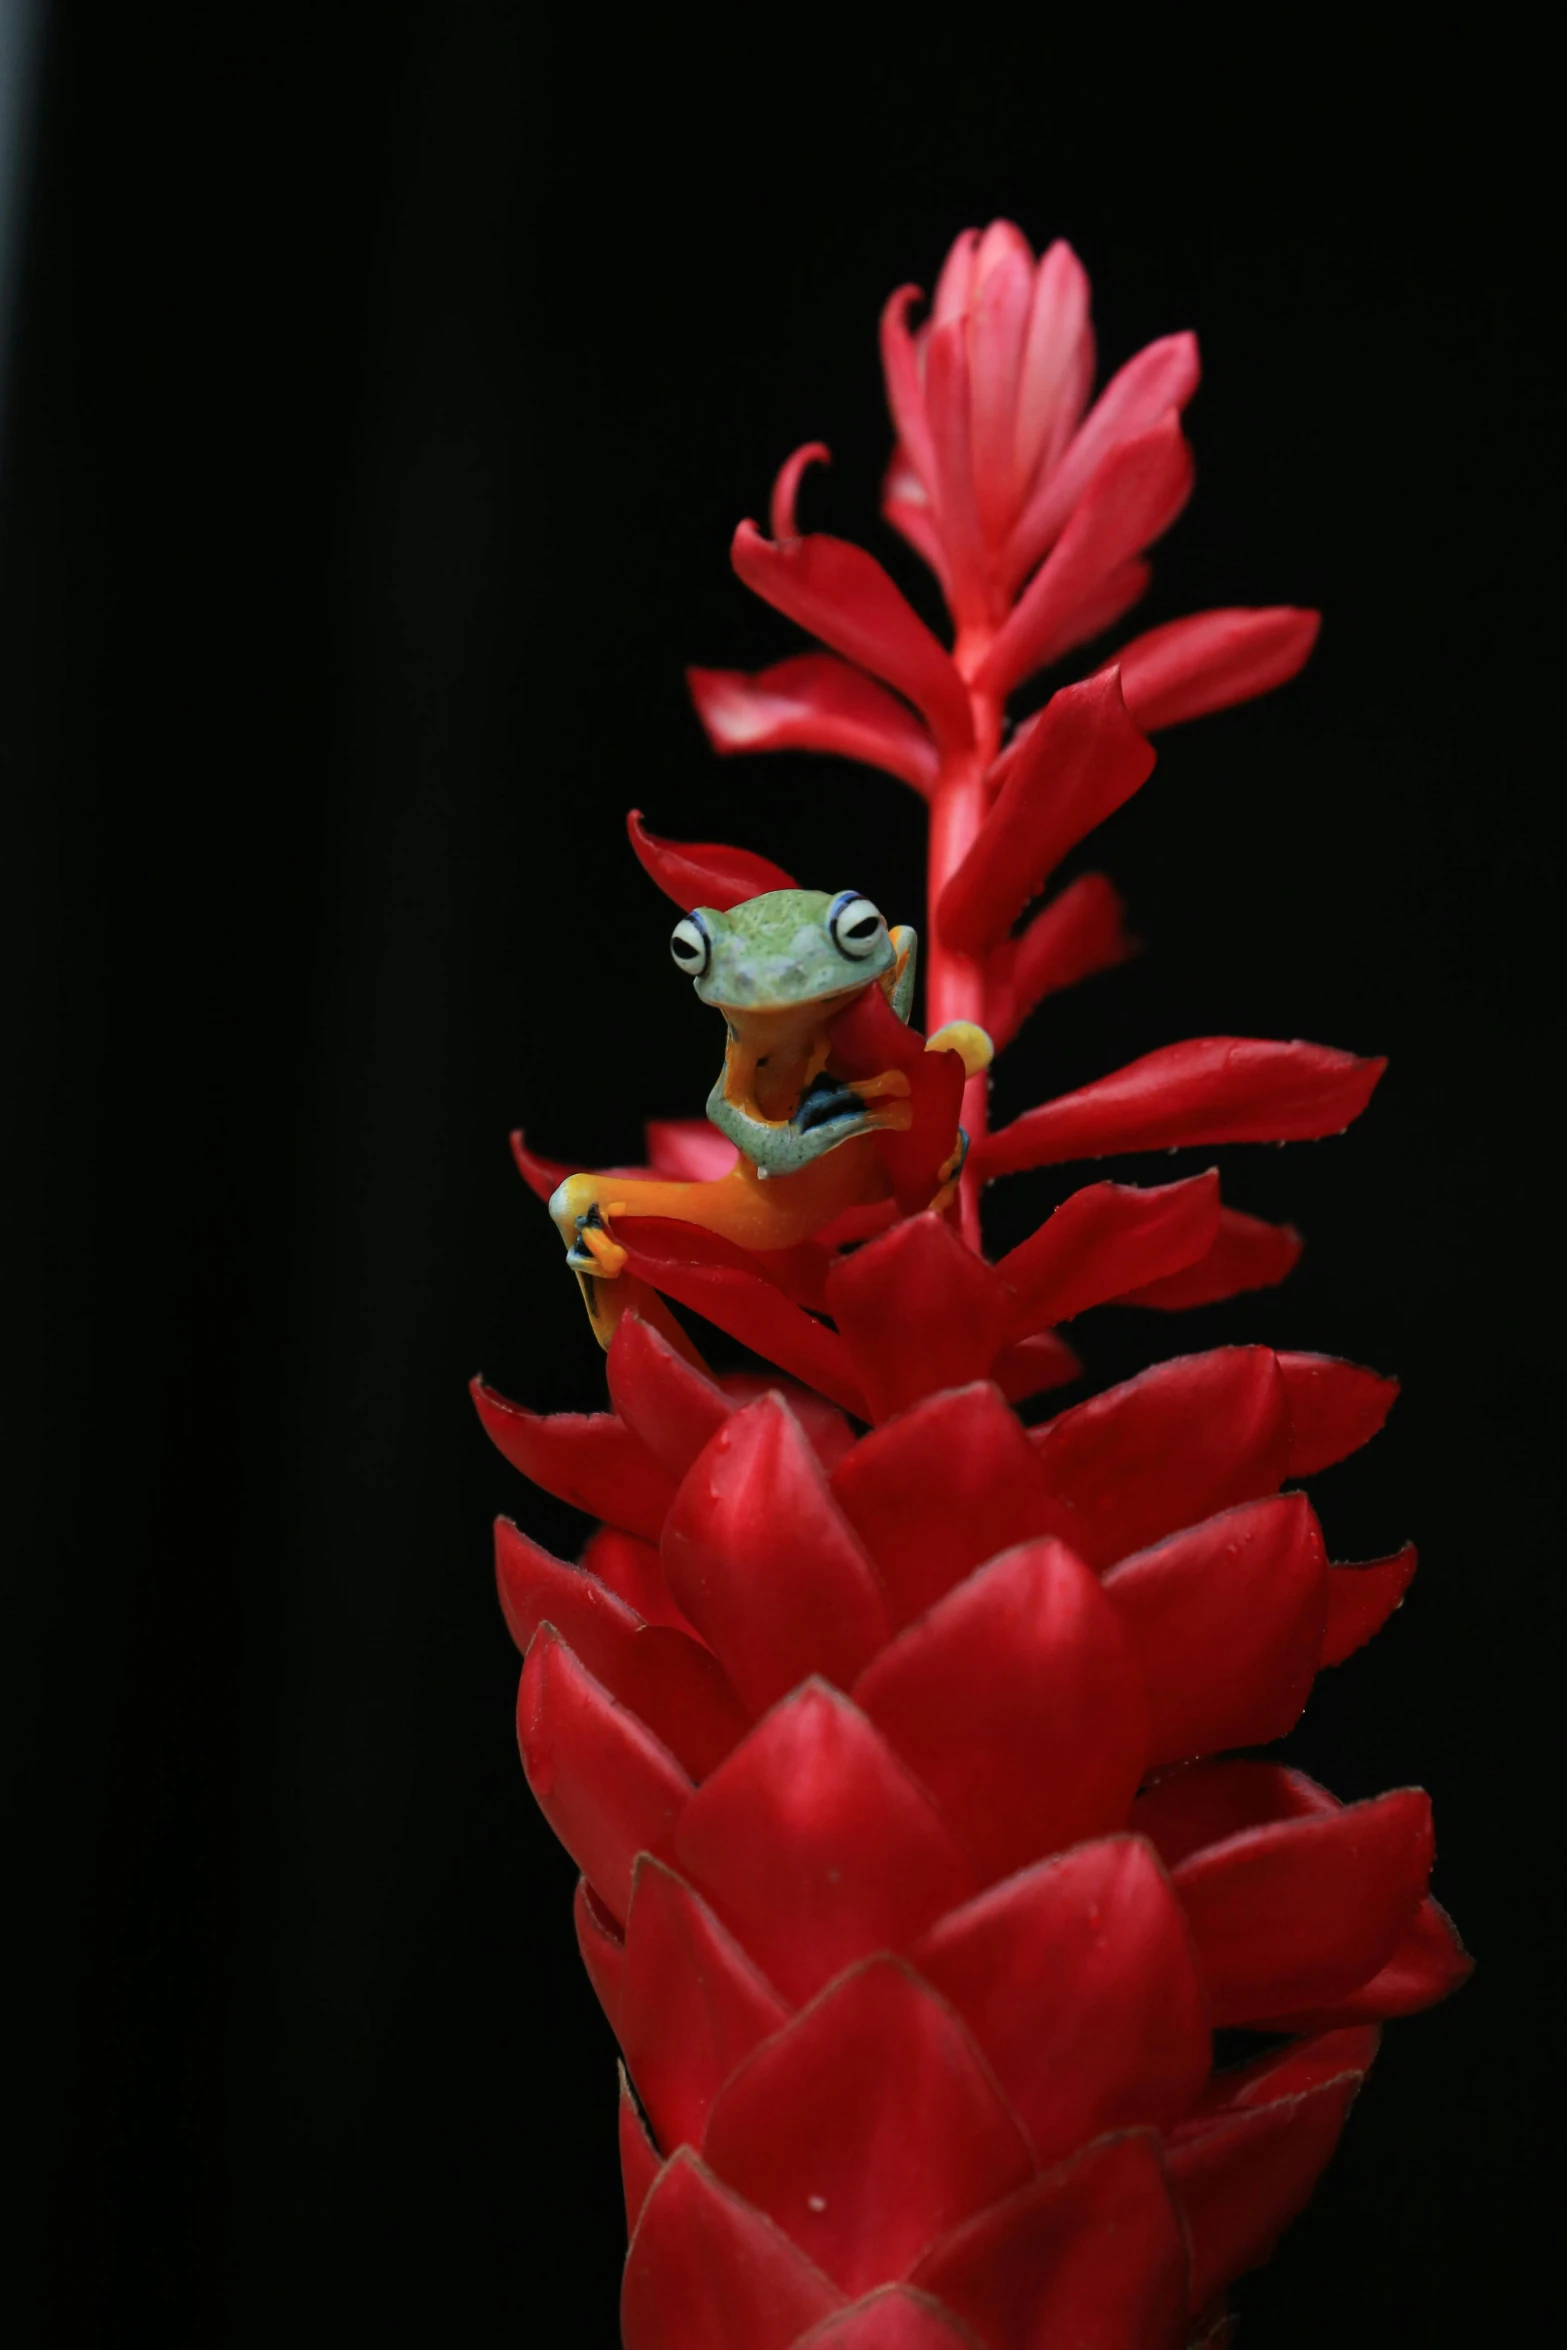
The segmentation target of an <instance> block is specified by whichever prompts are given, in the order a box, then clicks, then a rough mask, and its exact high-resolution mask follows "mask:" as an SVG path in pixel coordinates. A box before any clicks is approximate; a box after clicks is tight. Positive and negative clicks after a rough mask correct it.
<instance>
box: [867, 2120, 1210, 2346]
mask: <svg viewBox="0 0 1567 2350" xmlns="http://www.w3.org/2000/svg"><path fill="white" fill-rule="evenodd" d="M913 2281H914V2282H915V2283H916V2284H919V2285H924V2286H927V2287H928V2288H929V2290H930V2291H931V2292H933V2293H934V2294H935V2295H936V2296H937V2298H938V2300H940V2301H941V2302H942V2303H943V2304H944V2305H946V2306H950V2307H951V2308H953V2309H955V2310H956V2311H957V2313H958V2315H959V2316H960V2317H961V2318H963V2319H965V2320H966V2321H967V2322H968V2323H969V2324H970V2325H971V2326H972V2327H973V2328H974V2330H975V2332H976V2333H977V2334H978V2335H979V2337H980V2339H981V2340H982V2341H983V2342H984V2343H985V2344H986V2345H987V2350H1066V2346H1067V2345H1068V2344H1070V2345H1073V2346H1074V2350H1075V2346H1076V2345H1077V2344H1082V2345H1083V2346H1084V2350H1155V2346H1157V2350H1167V2346H1168V2345H1169V2344H1170V2343H1172V2342H1176V2341H1179V2340H1180V2338H1181V2336H1180V2316H1181V2310H1182V2304H1183V2299H1184V2296H1185V2292H1186V2282H1187V2260H1186V2243H1185V2238H1184V2236H1183V2234H1182V2230H1181V2222H1180V2218H1179V2216H1178V2214H1177V2212H1176V2209H1175V2204H1174V2200H1173V2198H1172V2195H1171V2192H1170V2187H1169V2183H1168V2181H1167V2179H1166V2176H1165V2171H1164V2165H1163V2162H1162V2161H1161V2159H1160V2152H1159V2141H1158V2139H1157V2138H1156V2137H1155V2136H1154V2134H1153V2132H1152V2131H1151V2130H1134V2131H1129V2132H1127V2133H1126V2134H1124V2135H1117V2136H1115V2137H1107V2138H1101V2139H1099V2140H1098V2141H1097V2142H1096V2143H1095V2144H1094V2145H1092V2146H1085V2147H1084V2148H1083V2150H1082V2152H1081V2153H1079V2154H1077V2155H1076V2156H1074V2158H1073V2159H1072V2161H1070V2162H1066V2163H1062V2164H1061V2166H1060V2168H1059V2169H1057V2170H1053V2171H1049V2172H1047V2173H1046V2175H1045V2177H1044V2178H1042V2179H1038V2180H1036V2181H1035V2182H1034V2183H1033V2184H1032V2185H1031V2186H1029V2187H1026V2188H1024V2189H1023V2191H1022V2192H1021V2193H1020V2194H1018V2195H1014V2196H1013V2197H1012V2198H1011V2199H1010V2201H1009V2202H1007V2203H1004V2204H1003V2205H1001V2206H1000V2208H999V2209H997V2210H993V2211H988V2212H984V2213H982V2214H981V2215H980V2216H979V2218H977V2219H975V2220H972V2221H970V2223H969V2224H968V2226H967V2227H965V2228H962V2229H959V2230H957V2231H955V2232H954V2234H952V2235H951V2236H949V2237H948V2238H947V2239H946V2241H945V2242H944V2243H941V2244H938V2245H936V2246H935V2247H934V2249H933V2250H932V2251H930V2252H929V2253H927V2254H926V2256H925V2258H924V2259H923V2260H922V2261H921V2262H920V2264H919V2266H918V2267H917V2268H916V2269H915V2271H914V2278H913Z"/></svg>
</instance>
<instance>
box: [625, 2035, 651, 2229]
mask: <svg viewBox="0 0 1567 2350" xmlns="http://www.w3.org/2000/svg"><path fill="white" fill-rule="evenodd" d="M619 2071H620V2183H621V2187H622V2189H623V2190H624V2193H625V2198H626V2232H627V2234H628V2235H629V2234H631V2233H632V2232H633V2231H634V2230H635V2228H636V2224H637V2221H638V2220H639V2219H640V2218H641V2216H642V2206H643V2204H644V2203H645V2202H646V2201H647V2199H648V2196H649V2194H650V2193H651V2192H652V2187H653V2181H654V2180H655V2179H656V2178H657V2177H658V2167H659V2162H660V2160H661V2157H660V2155H659V2151H658V2148H657V2147H656V2146H655V2145H654V2143H653V2141H652V2139H651V2138H650V2137H649V2136H648V2133H647V2124H646V2123H645V2122H644V2121H643V2119H642V2116H641V2114H640V2113H639V2112H638V2111H637V2101H636V2098H635V2097H634V2096H633V2095H632V2091H631V2083H630V2081H629V2080H628V2079H627V2077H626V2068H625V2066H624V2065H621V2066H620V2068H619Z"/></svg>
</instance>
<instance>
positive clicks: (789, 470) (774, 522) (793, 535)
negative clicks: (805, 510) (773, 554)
mask: <svg viewBox="0 0 1567 2350" xmlns="http://www.w3.org/2000/svg"><path fill="white" fill-rule="evenodd" d="M831 463H832V451H831V450H830V449H829V448H828V446H827V443H826V442H825V441H807V442H806V443H805V444H804V446H803V447H802V448H798V449H796V450H795V452H794V455H793V456H792V457H786V458H785V459H784V461H783V463H782V465H781V466H780V467H779V469H778V478H777V480H776V481H775V482H774V483H773V497H772V505H771V507H770V508H769V511H768V523H769V527H770V528H771V530H772V534H773V536H774V538H775V539H797V538H798V537H799V535H800V526H799V523H798V521H797V520H796V518H795V506H796V503H797V501H798V499H799V495H800V484H801V482H802V481H803V480H804V478H805V475H806V473H807V472H808V471H809V469H810V467H811V466H813V465H830V464H831Z"/></svg>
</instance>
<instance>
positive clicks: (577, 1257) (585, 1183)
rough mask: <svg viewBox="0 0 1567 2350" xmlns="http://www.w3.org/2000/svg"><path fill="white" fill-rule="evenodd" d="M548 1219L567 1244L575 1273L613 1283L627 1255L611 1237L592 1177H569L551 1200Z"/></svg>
mask: <svg viewBox="0 0 1567 2350" xmlns="http://www.w3.org/2000/svg"><path fill="white" fill-rule="evenodd" d="M550 1216H551V1219H552V1221H553V1222H554V1225H555V1229H556V1231H557V1232H558V1233H559V1234H560V1236H561V1238H562V1240H564V1242H565V1243H566V1262H567V1264H568V1265H570V1267H571V1269H572V1271H573V1272H574V1273H582V1274H587V1275H590V1276H592V1277H594V1278H596V1279H598V1280H600V1281H613V1280H614V1279H615V1277H616V1275H617V1274H618V1273H619V1272H620V1270H621V1268H622V1266H623V1265H624V1264H625V1261H626V1252H625V1250H624V1249H623V1248H622V1247H621V1246H620V1244H619V1242H618V1241H615V1240H612V1239H611V1238H610V1235H609V1232H608V1230H607V1228H606V1226H605V1223H604V1211H603V1208H602V1207H601V1206H600V1204H599V1199H598V1187H597V1184H596V1183H595V1181H594V1178H593V1177H592V1176H591V1175H568V1176H567V1178H566V1180H565V1182H564V1183H562V1184H560V1185H559V1186H558V1188H557V1189H556V1191H555V1192H554V1193H553V1195H552V1196H551V1199H550Z"/></svg>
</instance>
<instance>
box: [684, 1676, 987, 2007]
mask: <svg viewBox="0 0 1567 2350" xmlns="http://www.w3.org/2000/svg"><path fill="white" fill-rule="evenodd" d="M678 1859H679V1861H680V1864H681V1866H682V1867H683V1869H684V1870H685V1873H686V1874H687V1875H688V1876H690V1877H692V1878H693V1879H694V1880H695V1882H696V1884H697V1885H698V1887H699V1888H700V1890H701V1891H702V1892H704V1893H705V1894H706V1895H707V1897H708V1899H709V1900H710V1901H711V1902H712V1904H713V1906H714V1908H715V1909H716V1910H717V1911H718V1913H719V1915H720V1916H721V1917H722V1918H724V1919H725V1920H726V1922H727V1923H728V1925H729V1926H730V1927H731V1929H732V1930H733V1931H734V1932H735V1933H736V1934H737V1935H738V1936H739V1938H740V1940H741V1942H742V1943H743V1945H744V1946H745V1948H746V1949H747V1950H748V1951H749V1952H750V1954H751V1956H752V1957H753V1958H754V1959H755V1961H756V1963H757V1964H758V1966H760V1967H761V1969H762V1971H763V1972H764V1974H766V1976H767V1977H768V1979H769V1981H771V1982H773V1983H776V1985H777V1986H778V1988H779V1990H780V1991H782V1992H783V1994H784V1996H785V1997H786V1998H789V1999H796V2000H799V1999H809V1998H810V1996H811V1994H812V1993H813V1992H814V1991H817V1990H819V1989H820V1988H821V1986H822V1984H823V1983H825V1982H826V1981H828V1980H829V1978H830V1977H831V1976H833V1975H835V1974H836V1973H838V1971H839V1969H840V1968H842V1967H845V1966H849V1965H852V1963H853V1962H854V1960H855V1959H857V1958H863V1957H865V1956H866V1955H867V1954H868V1953H869V1952H871V1951H873V1950H901V1949H904V1948H906V1947H907V1945H908V1944H909V1943H910V1942H912V1941H913V1939H914V1937H915V1935H916V1934H919V1933H922V1932H923V1931H924V1929H925V1927H926V1926H928V1925H929V1924H930V1923H931V1920H932V1919H933V1918H936V1917H939V1916H940V1914H941V1912H942V1911H943V1910H947V1909H953V1908H955V1907H956V1906H957V1904H958V1903H959V1902H960V1901H965V1900H967V1899H968V1897H969V1895H970V1894H971V1893H972V1892H973V1891H974V1889H975V1887H974V1879H973V1873H972V1871H971V1869H970V1868H969V1865H968V1863H967V1861H966V1860H965V1859H964V1858H963V1856H962V1855H961V1853H960V1852H959V1850H958V1847H957V1845H956V1844H955V1843H954V1841H953V1839H952V1837H951V1834H950V1832H949V1831H948V1829H947V1828H946V1827H945V1826H944V1825H943V1823H942V1822H941V1820H940V1819H939V1818H938V1817H937V1815H936V1812H935V1811H934V1809H933V1808H932V1806H931V1803H930V1800H929V1798H928V1797H927V1796H926V1795H925V1794H924V1793H923V1792H922V1791H921V1790H920V1789H919V1788H918V1787H916V1785H915V1784H914V1781H913V1780H912V1779H911V1778H910V1777H909V1775H908V1773H907V1772H906V1771H905V1769H904V1767H903V1765H902V1764H901V1763H900V1762H899V1761H898V1760H897V1758H896V1757H895V1756H894V1754H893V1752H892V1750H891V1748H890V1747H889V1746H888V1745H887V1744H886V1742H885V1740H884V1739H882V1738H881V1737H880V1736H879V1734H878V1733H877V1732H876V1731H875V1730H874V1729H873V1728H872V1727H871V1725H870V1723H869V1722H868V1721H867V1720H866V1719H865V1716H864V1715H863V1714H862V1713H861V1712H860V1711H859V1709H858V1708H857V1707H856V1706H853V1705H851V1704H850V1703H849V1701H848V1699H847V1698H845V1697H840V1696H839V1694H838V1692H837V1691H836V1690H833V1689H829V1688H827V1687H826V1685H825V1684H824V1683H822V1682H819V1681H817V1682H808V1683H807V1685H806V1686H805V1688H804V1689H801V1690H798V1691H796V1693H795V1695H794V1696H793V1697H790V1698H786V1699H785V1700H784V1703H783V1704H782V1705H780V1706H777V1707H775V1708H774V1710H773V1712H772V1713H770V1714H769V1715H768V1716H767V1718H766V1720H765V1721H763V1722H761V1723H759V1724H758V1726H757V1727H756V1729H755V1730H753V1731H752V1733H751V1735H750V1737H749V1738H747V1739H746V1740H745V1741H744V1743H743V1744H742V1745H741V1746H738V1747H737V1748H736V1749H735V1751H734V1753H733V1754H732V1755H730V1757H729V1758H728V1760H727V1761H726V1762H724V1763H722V1764H721V1765H720V1766H719V1768H718V1769H717V1770H716V1771H715V1772H714V1773H713V1776H712V1777H711V1778H710V1779H709V1780H708V1781H707V1784H706V1785H705V1786H704V1787H703V1788H701V1789H700V1791H699V1792H698V1794H697V1795H696V1797H695V1798H694V1800H693V1802H692V1803H691V1804H690V1805H689V1806H688V1808H687V1811H686V1814H685V1817H684V1819H683V1821H682V1834H681V1836H680V1839H679V1846H678Z"/></svg>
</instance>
